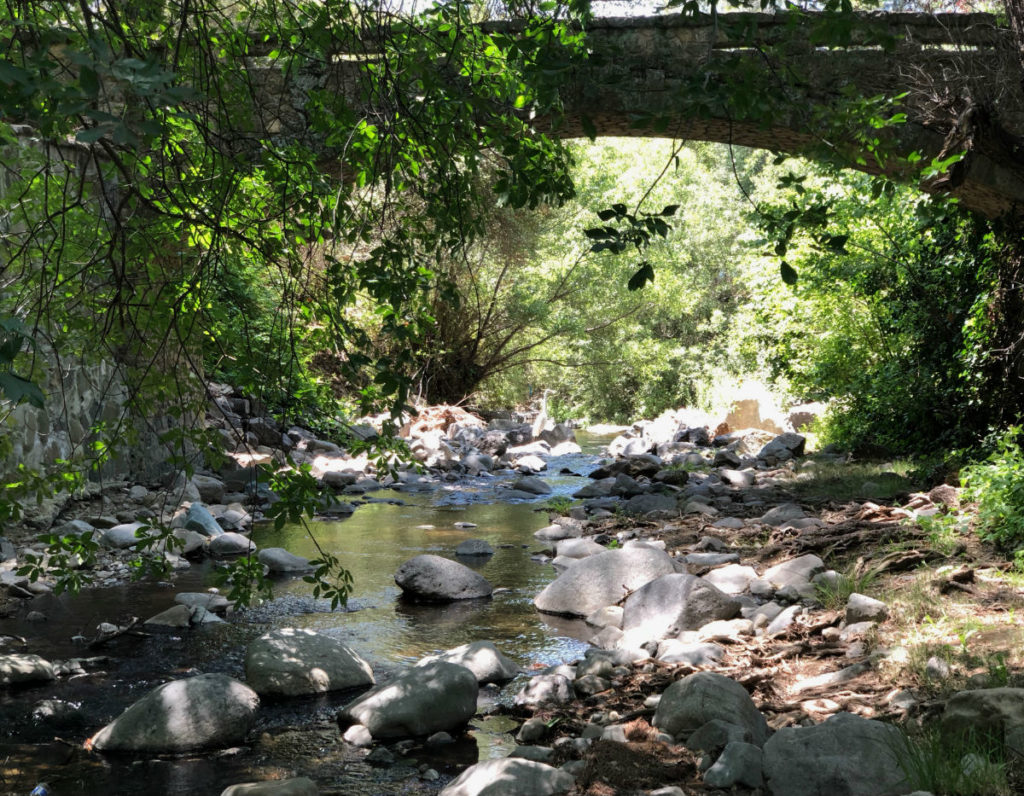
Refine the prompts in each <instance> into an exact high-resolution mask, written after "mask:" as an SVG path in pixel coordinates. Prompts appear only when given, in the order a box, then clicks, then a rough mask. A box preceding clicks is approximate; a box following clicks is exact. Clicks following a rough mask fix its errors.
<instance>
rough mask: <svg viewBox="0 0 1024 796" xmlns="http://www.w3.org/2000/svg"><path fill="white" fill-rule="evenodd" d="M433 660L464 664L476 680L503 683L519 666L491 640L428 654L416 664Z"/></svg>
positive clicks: (514, 674) (516, 671) (423, 663)
mask: <svg viewBox="0 0 1024 796" xmlns="http://www.w3.org/2000/svg"><path fill="white" fill-rule="evenodd" d="M434 661H444V662H446V663H455V664H458V665H459V666H465V667H466V668H467V669H469V670H470V671H471V672H472V673H473V676H474V677H476V681H477V682H478V683H480V684H481V685H483V684H484V683H504V682H507V681H509V680H511V679H512V678H513V677H515V676H516V675H517V674H519V671H520V669H519V667H518V666H516V664H515V663H514V662H513V661H512V660H510V659H509V658H507V657H506V656H505V655H504V654H502V652H501V650H499V649H498V648H497V647H496V646H494V643H493V642H491V641H473V642H471V643H469V644H463V645H462V646H461V647H455V648H454V649H450V650H446V651H445V652H442V653H440V654H438V655H430V656H428V657H426V658H422V659H421V660H419V661H417V663H416V665H417V666H426V665H428V664H430V663H433V662H434Z"/></svg>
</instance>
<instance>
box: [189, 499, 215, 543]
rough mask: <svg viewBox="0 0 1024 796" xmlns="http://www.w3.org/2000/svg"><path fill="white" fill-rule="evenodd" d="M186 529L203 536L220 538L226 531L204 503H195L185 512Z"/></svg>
mask: <svg viewBox="0 0 1024 796" xmlns="http://www.w3.org/2000/svg"><path fill="white" fill-rule="evenodd" d="M185 527H186V528H187V529H188V530H190V531H196V532H197V533H201V534H202V535H203V536H220V535H221V534H222V533H224V529H223V528H221V527H220V524H219V523H218V522H217V520H215V519H214V518H213V515H212V514H210V512H209V510H208V509H207V508H206V506H204V505H203V504H202V503H193V504H192V505H191V506H189V507H188V510H187V511H186V512H185Z"/></svg>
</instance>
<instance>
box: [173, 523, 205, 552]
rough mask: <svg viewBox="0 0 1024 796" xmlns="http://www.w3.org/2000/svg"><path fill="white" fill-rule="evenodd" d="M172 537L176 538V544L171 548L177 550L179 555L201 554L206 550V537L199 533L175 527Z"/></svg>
mask: <svg viewBox="0 0 1024 796" xmlns="http://www.w3.org/2000/svg"><path fill="white" fill-rule="evenodd" d="M174 538H175V539H177V540H178V546H177V547H176V548H172V549H175V550H177V552H178V554H179V555H183V556H192V554H194V553H198V554H200V555H201V554H203V553H205V552H206V540H207V538H208V537H206V536H203V535H202V534H201V533H197V532H196V531H190V530H187V529H185V528H177V529H175V531H174Z"/></svg>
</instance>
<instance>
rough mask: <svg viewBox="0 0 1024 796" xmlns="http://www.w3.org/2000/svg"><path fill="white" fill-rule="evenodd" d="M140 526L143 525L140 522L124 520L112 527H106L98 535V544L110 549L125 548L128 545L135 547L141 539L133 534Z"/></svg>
mask: <svg viewBox="0 0 1024 796" xmlns="http://www.w3.org/2000/svg"><path fill="white" fill-rule="evenodd" d="M141 527H143V524H142V523H141V522H125V523H121V524H120V525H115V526H114V527H113V528H107V530H105V531H103V535H102V536H100V539H99V541H100V544H101V545H103V546H104V547H106V548H109V549H111V550H126V549H127V548H129V547H135V546H136V545H137V544H138V543H139V542H141V541H142V540H141V539H140V538H139V537H138V536H136V535H135V534H136V532H137V531H138V530H139V528H141Z"/></svg>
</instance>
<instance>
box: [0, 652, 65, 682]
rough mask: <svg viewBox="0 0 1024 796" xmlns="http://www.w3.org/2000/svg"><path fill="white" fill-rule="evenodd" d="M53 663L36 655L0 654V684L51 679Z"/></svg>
mask: <svg viewBox="0 0 1024 796" xmlns="http://www.w3.org/2000/svg"><path fill="white" fill-rule="evenodd" d="M55 677H56V674H55V673H54V670H53V664H52V663H50V662H49V661H48V660H45V659H44V658H40V657H39V656H38V655H27V654H21V653H19V654H15V655H0V685H30V684H32V683H45V682H48V681H50V680H53V679H54V678H55Z"/></svg>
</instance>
